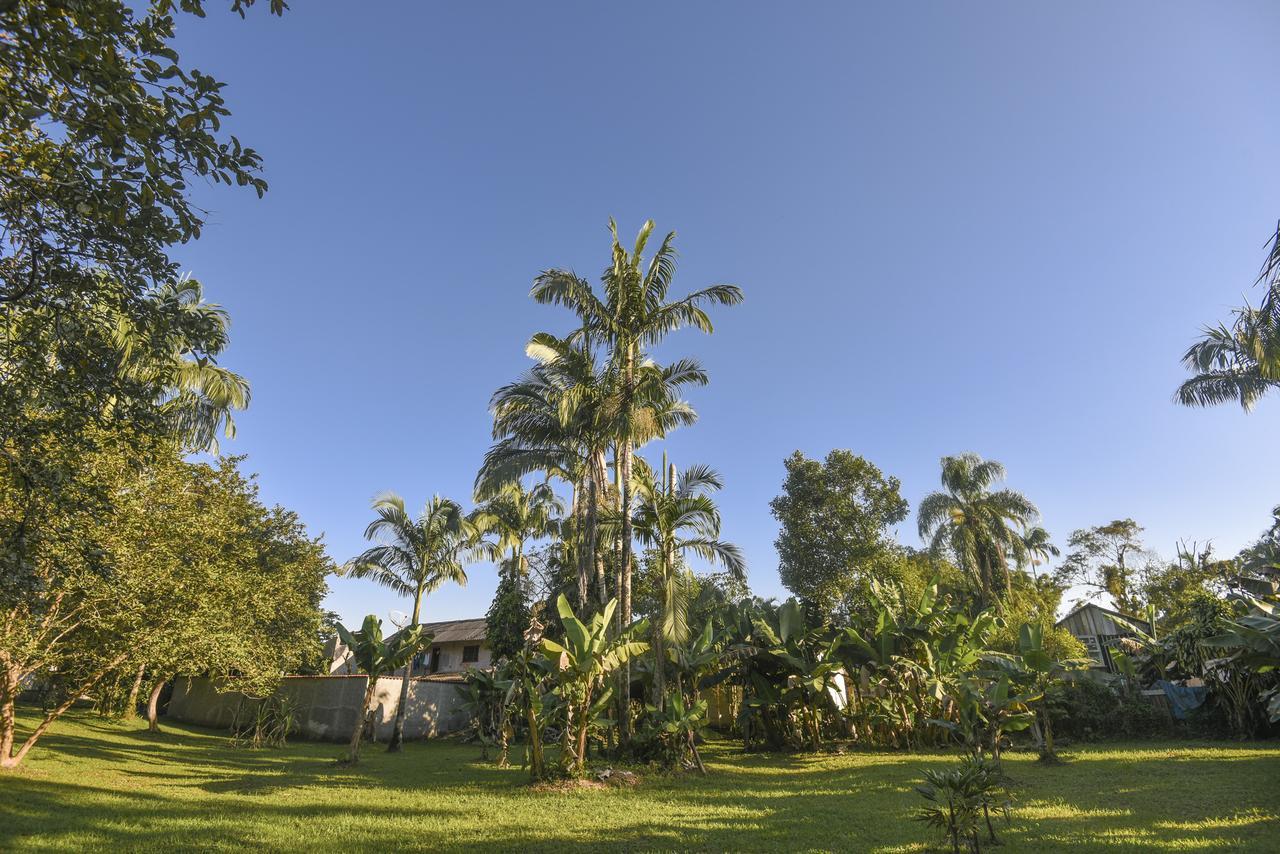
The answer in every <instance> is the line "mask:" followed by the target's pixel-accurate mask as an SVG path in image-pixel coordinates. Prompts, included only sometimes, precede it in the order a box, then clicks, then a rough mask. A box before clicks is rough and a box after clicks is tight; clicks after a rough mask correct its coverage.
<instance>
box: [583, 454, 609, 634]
mask: <svg viewBox="0 0 1280 854" xmlns="http://www.w3.org/2000/svg"><path fill="white" fill-rule="evenodd" d="M592 469H593V471H592V495H591V506H590V507H589V508H588V512H589V513H590V518H589V519H588V522H587V527H588V532H587V536H588V538H589V546H590V550H591V559H592V560H593V561H594V562H595V570H596V601H597V602H599V603H600V610H601V611H603V610H604V606H605V605H607V604H608V603H609V590H608V584H606V583H605V578H604V556H603V555H602V554H600V537H599V521H600V515H599V507H600V502H601V500H602V499H603V496H604V487H605V484H606V483H608V480H609V471H608V469H607V467H606V464H605V460H604V451H597V452H596V454H595V457H594V459H593V460H592Z"/></svg>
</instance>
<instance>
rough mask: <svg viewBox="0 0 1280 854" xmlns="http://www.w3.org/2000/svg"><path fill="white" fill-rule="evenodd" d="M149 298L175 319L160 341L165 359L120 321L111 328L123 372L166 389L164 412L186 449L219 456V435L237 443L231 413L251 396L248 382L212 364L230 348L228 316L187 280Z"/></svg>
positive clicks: (160, 289)
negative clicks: (113, 330) (157, 355)
mask: <svg viewBox="0 0 1280 854" xmlns="http://www.w3.org/2000/svg"><path fill="white" fill-rule="evenodd" d="M148 298H149V299H152V300H155V301H156V302H159V303H161V304H163V305H164V306H165V307H166V308H167V309H168V310H169V311H170V312H171V314H172V315H173V322H172V323H170V324H169V326H168V329H167V332H166V333H165V334H164V336H163V339H162V340H161V341H160V342H158V346H159V350H160V352H161V353H163V354H164V356H163V357H162V358H160V359H155V358H154V356H155V348H156V347H157V342H156V341H154V340H153V339H151V338H149V337H148V336H145V335H144V334H143V333H142V332H141V331H140V330H139V329H138V328H137V327H135V326H134V325H133V324H132V323H130V322H129V321H128V320H127V319H126V318H124V317H123V316H122V317H120V318H119V319H118V320H117V321H116V327H115V339H116V346H117V347H118V348H119V350H120V354H121V366H122V367H121V370H122V371H123V372H124V373H125V374H127V375H129V376H130V378H131V379H135V380H142V381H148V382H155V383H157V384H159V385H160V386H161V387H162V388H163V389H164V391H163V396H162V398H161V406H162V409H163V410H164V412H165V414H166V415H167V416H168V418H169V419H170V421H171V423H172V424H173V427H174V430H175V432H176V433H177V435H178V436H179V438H180V439H181V440H182V442H183V444H184V445H185V446H186V447H187V448H189V449H190V450H198V451H210V452H212V453H217V451H218V434H219V432H221V433H222V434H223V435H225V436H226V437H227V438H228V439H233V438H235V434H236V425H235V420H234V419H233V417H232V413H233V412H235V411H239V410H243V409H246V408H247V407H248V406H249V397H250V394H249V382H248V381H247V380H246V379H245V378H244V377H242V376H240V375H239V374H237V373H235V372H234V371H231V370H228V369H227V368H224V367H222V366H221V365H219V364H218V363H217V361H216V357H217V356H218V355H219V354H221V353H222V352H223V351H224V350H225V349H226V347H227V345H228V344H229V343H230V340H231V336H230V331H231V317H230V315H229V314H227V311H226V309H224V308H223V307H222V306H220V305H218V304H216V303H210V302H205V300H204V289H203V288H202V287H201V285H200V283H199V282H198V281H196V280H195V279H193V278H191V277H189V276H184V277H182V278H179V279H176V280H174V281H172V282H166V283H164V284H162V285H160V286H158V287H157V288H155V289H154V290H153V291H151V293H150V294H148ZM144 350H145V351H149V352H147V356H146V357H143V351H144Z"/></svg>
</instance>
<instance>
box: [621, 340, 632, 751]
mask: <svg viewBox="0 0 1280 854" xmlns="http://www.w3.org/2000/svg"><path fill="white" fill-rule="evenodd" d="M630 373H631V372H630V365H628V370H627V374H628V380H629V379H630ZM621 450H622V461H621V465H620V466H619V471H618V479H619V480H620V481H621V483H620V485H619V504H620V505H621V506H620V507H619V508H618V509H619V510H620V511H621V513H622V544H621V550H620V555H619V561H618V562H619V572H620V575H621V585H620V587H619V590H618V597H619V598H620V599H621V600H622V601H621V602H620V603H619V605H620V607H619V609H618V610H619V612H620V616H619V621H620V624H621V627H622V628H623V629H625V628H626V627H627V626H629V625H631V536H632V525H631V521H632V520H631V460H632V455H633V453H634V451H635V449H634V447H633V446H632V443H631V437H630V436H627V437H626V438H624V439H623V441H622V448H621ZM620 669H621V671H622V708H623V711H624V714H623V716H622V720H621V721H620V724H621V726H620V737H621V740H622V742H623V743H624V744H625V743H628V742H630V741H631V716H630V714H628V713H626V711H627V709H628V703H629V701H630V694H631V662H630V660H628V661H627V663H626V664H624V665H622V667H621V668H620Z"/></svg>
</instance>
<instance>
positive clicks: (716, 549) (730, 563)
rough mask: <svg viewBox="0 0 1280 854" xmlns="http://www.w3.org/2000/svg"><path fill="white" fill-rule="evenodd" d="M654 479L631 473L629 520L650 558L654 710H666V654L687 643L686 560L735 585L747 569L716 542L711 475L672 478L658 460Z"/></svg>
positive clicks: (696, 471)
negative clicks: (696, 560)
mask: <svg viewBox="0 0 1280 854" xmlns="http://www.w3.org/2000/svg"><path fill="white" fill-rule="evenodd" d="M662 462H663V470H662V471H661V472H660V473H659V477H660V478H661V480H659V479H658V478H655V477H654V473H653V472H652V470H650V469H649V467H648V466H646V465H641V466H637V467H636V473H637V477H636V484H635V486H636V492H637V495H638V498H639V502H638V504H637V506H636V509H635V513H634V515H633V519H632V526H633V528H634V530H635V533H636V536H637V538H638V539H639V540H640V542H641V543H642V544H644V545H645V546H647V547H648V548H649V549H650V550H651V552H652V554H653V557H654V561H655V567H654V568H655V569H656V571H657V582H658V583H657V585H656V586H657V588H658V599H659V607H660V609H661V615H660V617H659V619H658V620H657V622H656V623H655V624H654V626H653V651H654V668H653V689H654V705H655V706H657V707H658V708H659V709H662V708H664V707H665V705H666V674H665V670H666V649H667V648H668V646H672V647H679V646H681V645H683V644H685V643H686V642H687V641H688V640H689V619H688V616H689V592H690V591H689V584H688V581H687V576H688V571H687V570H686V569H685V561H684V559H685V556H686V555H688V554H693V555H697V556H698V557H700V558H703V559H704V560H707V561H711V562H713V563H720V564H721V565H723V566H724V567H725V569H727V570H728V571H729V573H730V574H732V575H733V577H734V578H735V579H737V580H739V581H743V580H745V578H746V563H745V561H744V560H743V557H742V552H741V551H740V550H739V549H738V547H737V546H735V545H733V544H731V543H726V542H723V541H722V540H721V539H720V510H719V508H717V507H716V504H715V502H714V501H713V500H712V499H711V497H710V495H709V493H711V492H714V491H716V490H719V489H721V488H722V487H723V485H724V483H723V481H722V480H721V479H720V475H719V474H717V473H716V472H715V471H714V470H713V469H710V468H708V467H707V466H703V465H695V466H691V467H689V468H687V469H685V470H684V472H682V473H681V474H680V475H679V477H677V475H676V467H675V466H674V465H672V466H670V468H669V469H668V467H667V461H666V456H665V455H664V456H663V460H662Z"/></svg>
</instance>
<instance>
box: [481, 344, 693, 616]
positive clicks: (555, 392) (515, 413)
mask: <svg viewBox="0 0 1280 854" xmlns="http://www.w3.org/2000/svg"><path fill="white" fill-rule="evenodd" d="M526 349H527V352H528V353H529V355H530V356H531V357H533V358H534V359H535V360H537V362H538V364H537V365H536V366H535V367H534V368H532V369H531V370H530V371H528V372H527V373H526V374H525V375H524V376H522V377H521V378H520V379H519V380H517V381H516V382H514V383H511V384H509V385H506V386H503V387H502V388H500V389H499V390H498V391H497V392H496V393H495V394H494V397H493V402H492V404H491V407H492V409H493V414H494V438H495V439H496V440H497V441H496V442H495V444H494V445H493V447H492V448H490V450H489V452H488V453H487V454H486V455H485V461H484V464H483V466H482V467H481V470H480V473H479V475H478V476H477V479H476V496H477V498H484V497H486V496H489V495H493V494H496V491H497V490H499V489H500V488H501V487H502V485H503V484H506V483H510V482H512V480H513V479H519V478H521V477H523V476H525V475H526V474H530V473H534V472H541V473H543V474H545V475H546V476H548V477H555V478H557V479H560V480H563V481H565V482H566V483H568V484H569V485H570V486H571V487H572V488H573V490H574V500H573V502H572V503H571V514H570V515H571V517H572V520H571V521H572V522H573V524H571V525H568V526H566V529H567V532H568V533H570V534H571V535H572V536H571V539H573V540H574V542H572V543H570V544H569V545H571V546H572V548H573V549H574V551H575V553H576V555H577V561H576V562H577V565H578V607H579V610H581V609H582V608H583V607H584V605H585V604H586V598H587V590H588V586H589V574H590V572H591V570H592V569H594V572H595V583H596V588H597V598H598V601H599V604H600V606H601V607H603V605H604V603H605V602H607V601H608V598H609V597H608V594H607V591H606V586H607V585H606V582H605V578H604V560H603V554H602V552H601V550H600V549H599V547H598V542H597V540H598V536H597V527H598V525H597V522H598V516H599V508H600V507H601V506H602V505H603V503H604V501H605V499H606V498H607V497H608V496H609V476H608V468H609V466H608V460H607V455H608V449H609V447H610V446H611V445H613V444H615V441H616V434H617V431H618V429H619V422H620V419H619V416H618V411H619V407H618V399H619V396H618V393H617V388H616V386H614V385H613V384H612V383H611V382H610V379H609V377H608V376H607V374H606V373H605V371H604V370H603V369H602V368H601V367H600V366H599V365H597V363H596V361H595V359H594V358H593V357H592V355H591V353H590V350H589V348H588V347H587V346H586V343H585V336H582V335H575V336H570V337H566V338H557V337H555V336H552V335H549V334H546V333H538V334H537V335H535V336H533V339H532V340H531V341H530V343H529V346H528V347H527V348H526ZM636 374H637V383H636V386H637V388H636V393H635V399H634V401H635V405H634V407H633V409H634V414H633V418H632V421H631V426H632V433H631V438H632V441H633V443H634V444H636V445H642V444H644V443H645V442H648V441H650V440H652V439H655V438H659V437H661V436H665V435H666V434H667V433H668V432H669V431H670V430H673V429H675V428H676V427H679V426H682V425H688V424H692V423H693V422H694V421H695V420H696V419H697V414H696V413H695V412H694V410H693V408H692V407H691V406H689V404H688V403H687V402H685V401H684V400H682V399H680V397H679V393H680V390H681V389H682V388H683V387H684V386H686V385H705V384H706V382H707V376H706V372H705V371H704V370H703V369H702V367H701V365H699V364H698V363H697V362H696V361H694V360H692V359H681V360H679V361H677V362H675V363H673V364H671V365H668V366H659V365H657V364H655V363H653V362H652V361H650V360H647V359H646V360H644V361H643V362H642V363H641V364H640V365H639V366H638V367H637V371H636ZM615 469H616V460H615Z"/></svg>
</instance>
